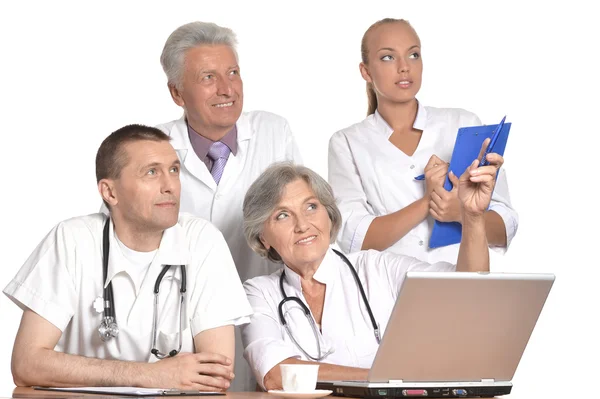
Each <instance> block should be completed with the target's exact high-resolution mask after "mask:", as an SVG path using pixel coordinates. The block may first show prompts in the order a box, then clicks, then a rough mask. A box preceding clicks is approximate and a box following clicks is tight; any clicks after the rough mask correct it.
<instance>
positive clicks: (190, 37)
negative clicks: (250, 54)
mask: <svg viewBox="0 0 600 399" xmlns="http://www.w3.org/2000/svg"><path fill="white" fill-rule="evenodd" d="M217 44H224V45H226V46H229V47H231V49H232V50H233V53H234V54H235V59H236V60H237V58H238V55H237V51H236V49H235V46H236V45H237V38H236V36H235V33H233V31H232V30H231V29H229V28H223V27H221V26H219V25H217V24H214V23H212V22H199V21H198V22H190V23H189V24H185V25H182V26H180V27H179V28H177V29H175V31H174V32H173V33H171V35H170V36H169V38H168V39H167V42H166V43H165V47H164V48H163V51H162V54H161V56H160V64H161V65H162V68H163V70H164V71H165V74H166V75H167V79H168V84H169V86H175V87H176V88H177V89H179V90H180V89H181V78H182V76H183V70H184V63H185V53H186V52H187V51H188V50H189V49H192V48H194V47H198V46H202V45H217Z"/></svg>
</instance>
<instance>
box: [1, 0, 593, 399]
mask: <svg viewBox="0 0 600 399" xmlns="http://www.w3.org/2000/svg"><path fill="white" fill-rule="evenodd" d="M518 3H523V5H518ZM97 4H98V5H97V6H92V5H89V4H88V2H81V4H77V3H73V4H70V5H69V4H64V2H59V1H50V2H42V1H40V2H28V1H19V2H12V3H11V2H8V1H7V2H2V3H1V5H0V116H1V121H0V129H1V131H0V133H1V136H0V137H1V141H0V162H1V165H2V169H1V171H2V178H1V180H0V181H1V184H0V187H1V189H0V190H1V191H0V211H1V212H2V214H3V218H2V224H1V226H2V233H1V238H2V240H1V244H0V246H1V248H0V249H1V252H0V253H1V254H2V261H1V263H2V273H1V274H0V288H3V287H5V286H6V284H7V283H8V282H9V280H10V279H11V278H12V276H13V275H14V274H15V273H16V272H17V270H18V269H19V267H20V266H21V265H22V264H23V262H24V261H25V260H26V258H27V257H28V256H29V254H30V253H31V252H32V251H33V249H34V248H35V246H36V245H37V244H38V242H39V241H40V240H41V239H42V238H43V237H44V235H45V234H46V233H47V232H48V231H49V230H50V229H51V228H52V227H53V226H54V225H55V224H56V223H58V222H59V221H61V220H63V219H66V218H69V217H72V216H76V215H81V214H87V213H92V212H95V211H96V210H97V209H98V207H99V205H100V198H99V195H98V194H97V191H96V186H95V175H94V159H95V154H96V150H97V148H98V146H99V144H100V142H101V141H102V140H103V139H104V137H106V136H107V135H108V134H109V133H111V132H112V131H114V130H116V129H118V128H119V127H121V126H123V125H125V124H129V123H144V124H148V125H155V124H158V123H162V122H166V121H170V120H172V119H176V118H178V117H179V116H180V115H181V111H180V109H179V108H178V107H177V106H176V105H175V104H174V103H173V102H172V100H171V98H170V96H169V93H168V92H167V87H166V79H165V77H164V74H163V72H162V69H161V67H160V63H159V56H160V53H161V50H162V47H163V44H164V42H165V40H166V39H167V37H168V35H169V34H170V33H171V32H172V31H173V30H174V29H175V28H177V27H178V26H180V25H181V24H184V23H187V22H190V21H193V20H203V21H213V22H216V23H218V24H221V25H223V26H228V27H231V28H232V29H233V30H234V31H236V32H237V34H238V37H239V55H240V63H241V71H242V77H243V79H244V83H245V109H246V110H258V109H262V110H268V111H271V112H275V113H277V114H280V115H282V116H284V117H286V118H287V119H288V120H289V122H290V125H291V127H292V130H293V131H294V133H295V135H296V137H297V141H298V144H299V147H300V150H301V152H302V154H303V156H304V159H305V163H306V164H307V165H308V166H309V167H312V168H313V169H315V170H317V171H318V172H319V173H321V174H323V175H324V176H326V173H327V143H328V139H329V137H330V136H331V134H333V133H334V132H335V131H336V130H339V129H341V128H344V127H346V126H348V125H350V124H352V123H355V122H358V121H360V120H362V119H363V117H364V116H365V110H366V96H365V94H364V82H363V81H362V79H361V77H360V74H359V71H358V63H359V61H360V39H361V37H362V34H363V32H364V31H365V30H366V29H367V27H368V26H369V25H370V24H371V23H373V22H375V21H376V20H378V19H381V18H383V17H396V18H406V19H408V20H409V21H410V22H411V23H412V24H413V26H414V27H415V29H416V30H417V32H418V33H419V35H420V37H421V41H422V50H423V62H424V77H423V88H422V90H421V92H420V93H419V95H418V98H419V99H420V101H422V102H423V103H424V104H427V105H432V106H438V107H459V108H465V109H468V110H470V111H473V112H475V113H476V114H478V115H479V117H480V118H481V119H482V121H483V123H486V124H493V123H497V122H498V121H499V120H500V118H501V117H502V116H503V115H505V114H507V115H508V121H510V122H512V123H513V126H512V129H511V135H510V140H509V143H508V146H507V149H506V153H505V160H506V164H505V165H506V170H507V173H508V177H509V184H510V189H511V196H512V200H513V205H514V206H515V207H516V209H517V210H518V211H519V214H520V226H519V231H518V233H517V236H516V238H515V239H514V241H513V243H512V247H511V248H510V250H509V251H508V253H507V254H506V255H505V256H503V257H502V256H497V255H494V256H493V258H492V262H493V264H492V269H493V270H495V271H518V272H552V273H555V274H556V276H557V280H556V283H555V285H554V287H553V289H552V292H551V293H550V297H549V299H548V301H547V303H546V307H545V308H544V311H543V313H542V316H541V317H540V320H539V322H538V324H537V326H536V329H535V331H534V333H533V335H532V338H531V340H530V342H529V345H528V347H527V349H526V351H525V354H524V356H523V358H522V361H521V364H520V365H519V368H518V370H517V373H516V375H515V378H514V380H513V382H514V385H515V387H514V389H513V395H511V397H515V398H549V397H555V396H558V393H556V392H553V389H554V388H560V389H561V391H560V392H570V393H578V392H581V391H579V390H577V387H583V386H586V385H592V386H593V384H588V383H590V382H591V381H594V380H597V378H598V371H599V370H600V366H598V359H599V357H600V351H599V345H598V343H597V340H598V338H600V334H599V332H598V328H597V325H598V319H599V316H598V315H599V313H600V311H599V309H598V307H599V306H598V305H600V297H599V295H598V289H597V281H598V278H599V277H600V273H599V269H600V261H599V260H598V258H599V256H600V254H599V253H598V250H597V248H598V246H599V239H600V235H599V234H598V232H597V230H596V227H597V226H599V225H600V218H599V217H598V212H599V211H598V208H599V206H598V197H597V191H598V190H597V181H598V167H597V162H595V159H596V158H597V147H598V145H599V144H600V140H598V136H597V135H598V133H599V128H598V126H599V123H598V119H597V115H598V114H599V113H600V109H599V106H600V101H598V96H597V94H598V92H599V89H600V85H599V79H598V73H599V70H600V63H599V61H598V55H597V54H598V37H600V29H599V28H598V23H597V20H596V18H595V17H594V15H596V13H595V12H592V10H591V9H590V6H587V5H585V3H584V2H578V1H568V2H561V3H559V4H555V5H550V4H546V2H539V3H538V4H537V5H535V3H534V2H525V1H520V2H515V3H514V4H513V3H510V2H507V1H501V2H468V3H467V2H459V1H443V2H425V1H414V2H404V1H390V2H377V1H372V0H369V1H363V2H357V3H352V2H339V3H332V2H327V1H318V2H310V1H305V0H304V1H299V2H287V1H279V2H272V3H262V2H258V1H240V2H235V1H211V2H208V1H200V0H198V1H190V2H177V1H169V2H160V3H151V2H138V3H130V2H125V1H120V2H114V3H111V2H107V1H104V2H102V3H100V2H97ZM525 4H526V5H525ZM594 25H595V26H594ZM98 272H100V271H98ZM20 316H21V312H20V310H19V309H18V308H17V307H16V306H15V305H13V304H12V303H11V302H10V301H9V300H8V299H7V298H6V297H5V296H4V295H2V297H0V318H1V322H2V328H1V329H0V331H1V332H0V354H2V356H1V357H0V396H1V395H10V392H11V391H12V387H13V385H12V379H11V375H10V353H11V350H12V345H13V340H14V336H15V333H16V331H17V328H18V323H19V319H20ZM149 317H150V313H149ZM498 328H502V326H498ZM506 333H507V334H510V331H507V332H506ZM457 361H459V360H458V359H457ZM490 361H493V359H490ZM575 396H578V395H575ZM592 396H593V395H592ZM564 397H567V396H564Z"/></svg>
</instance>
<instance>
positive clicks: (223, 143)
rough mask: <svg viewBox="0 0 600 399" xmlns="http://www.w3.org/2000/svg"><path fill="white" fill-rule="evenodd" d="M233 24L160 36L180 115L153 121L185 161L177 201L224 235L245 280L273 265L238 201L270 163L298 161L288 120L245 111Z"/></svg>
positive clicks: (205, 25)
mask: <svg viewBox="0 0 600 399" xmlns="http://www.w3.org/2000/svg"><path fill="white" fill-rule="evenodd" d="M235 45H236V37H235V34H234V33H233V31H232V30H231V29H228V28H223V27H220V26H218V25H215V24H213V23H205V22H192V23H189V24H186V25H183V26H181V27H179V28H177V29H176V30H175V31H174V32H173V33H172V34H171V35H170V36H169V38H168V40H167V42H166V43H165V46H164V49H163V52H162V55H161V58H160V60H161V64H162V67H163V69H164V71H165V74H166V75H167V79H168V87H169V91H170V92H171V96H172V98H173V101H174V102H175V103H176V104H177V105H179V106H180V107H182V108H183V110H184V115H183V116H182V117H181V118H180V119H178V120H175V121H172V122H169V123H166V124H163V125H159V126H157V127H158V128H159V129H161V130H162V131H164V132H165V133H167V134H168V135H169V136H171V137H172V142H171V143H172V144H173V147H175V150H176V151H177V153H178V155H179V157H180V158H181V161H182V167H181V186H182V192H181V209H182V211H184V212H189V213H192V214H194V215H197V216H201V217H203V218H205V219H207V220H210V221H211V222H212V223H214V224H215V226H217V227H218V228H219V229H220V230H221V232H222V233H223V235H224V236H225V240H227V244H229V248H230V250H231V254H232V256H233V259H234V261H235V264H236V267H237V269H238V272H239V274H240V278H241V280H242V282H243V281H245V280H247V279H249V278H252V277H255V276H259V275H263V274H268V273H271V272H273V271H274V270H277V267H276V266H275V265H273V264H272V263H270V262H268V261H265V260H264V259H261V258H260V257H259V256H257V255H256V254H255V253H253V251H252V250H251V249H250V248H249V247H248V245H247V244H246V240H245V238H244V234H243V232H242V228H241V226H242V201H243V200H244V195H245V194H246V191H247V190H248V187H249V186H250V184H252V182H254V180H255V179H256V178H257V177H258V176H259V175H260V174H261V172H262V171H263V170H265V169H266V168H267V167H268V166H269V165H270V164H271V163H273V162H275V161H282V160H293V161H295V162H298V161H299V158H300V156H299V153H298V149H297V147H296V145H295V142H294V138H293V136H292V132H291V131H290V127H289V125H288V123H287V121H286V120H285V119H284V118H282V117H280V116H277V115H274V114H271V113H268V112H263V111H253V112H245V113H242V107H243V103H244V93H243V84H242V78H241V75H240V66H239V64H238V57H237V53H236V49H235Z"/></svg>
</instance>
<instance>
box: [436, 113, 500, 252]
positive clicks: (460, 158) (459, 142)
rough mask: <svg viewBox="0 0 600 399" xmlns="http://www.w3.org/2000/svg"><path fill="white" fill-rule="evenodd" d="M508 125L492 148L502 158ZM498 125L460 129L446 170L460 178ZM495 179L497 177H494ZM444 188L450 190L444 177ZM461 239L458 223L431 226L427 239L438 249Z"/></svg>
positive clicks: (448, 181) (441, 223) (447, 180)
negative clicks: (429, 235)
mask: <svg viewBox="0 0 600 399" xmlns="http://www.w3.org/2000/svg"><path fill="white" fill-rule="evenodd" d="M510 126H511V124H510V123H505V124H504V126H503V127H502V130H501V131H500V134H499V135H498V141H497V142H496V145H495V146H494V151H493V152H495V153H497V154H500V155H502V156H504V149H505V148H506V141H507V140H508V133H509V132H510ZM497 127H498V125H486V126H472V127H461V128H460V129H458V133H457V135H456V143H455V144H454V151H453V152H452V158H451V159H450V166H449V168H448V170H449V171H450V170H451V171H452V172H453V173H454V174H455V175H456V176H458V177H460V176H461V175H462V174H463V173H464V171H465V170H467V168H468V167H469V165H471V162H473V161H474V160H475V159H476V158H477V156H478V155H479V152H480V151H481V145H482V144H483V141H484V140H485V139H487V138H491V137H492V134H493V133H494V129H496V128H497ZM496 177H497V176H496ZM444 188H445V189H446V190H448V191H450V190H452V183H451V182H450V179H449V178H448V177H447V176H446V181H445V182H444ZM461 238H462V226H461V224H460V223H458V222H438V221H437V220H436V221H435V223H434V224H433V230H432V231H431V237H430V238H429V248H438V247H443V246H446V245H452V244H458V243H459V242H460V240H461Z"/></svg>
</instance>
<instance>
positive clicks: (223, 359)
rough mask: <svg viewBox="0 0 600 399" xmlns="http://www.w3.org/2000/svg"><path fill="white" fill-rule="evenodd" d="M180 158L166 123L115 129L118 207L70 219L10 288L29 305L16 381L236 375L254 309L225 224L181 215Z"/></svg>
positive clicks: (107, 171) (111, 176) (101, 184)
mask: <svg viewBox="0 0 600 399" xmlns="http://www.w3.org/2000/svg"><path fill="white" fill-rule="evenodd" d="M179 168H180V161H179V159H178V157H177V154H176V153H175V151H174V149H173V147H172V146H171V145H170V144H169V137H168V136H167V135H165V134H164V133H163V132H162V131H160V130H158V129H156V128H152V127H147V126H141V125H129V126H126V127H124V128H121V129H119V130H117V131H116V132H114V133H113V134H111V135H110V136H109V137H108V138H107V139H105V140H104V142H103V143H102V145H101V146H100V149H99V150H98V155H97V158H96V176H97V180H98V189H99V191H100V194H101V196H102V199H103V200H104V202H105V203H106V205H107V206H108V208H109V209H110V217H107V216H106V215H105V214H103V213H96V214H92V215H88V216H81V217H76V218H72V219H69V220H65V221H63V222H61V223H59V224H58V225H57V226H56V227H54V229H52V231H51V232H50V233H49V234H48V235H47V236H46V237H45V238H44V239H43V241H42V242H41V243H40V244H39V245H38V247H37V248H36V249H35V251H34V252H33V253H32V254H31V255H30V257H29V259H27V261H26V262H25V264H24V265H23V267H22V268H21V270H20V271H19V272H18V274H17V275H16V276H15V278H14V279H13V280H12V281H11V282H10V283H9V284H8V286H7V287H6V288H5V289H4V293H5V294H6V295H7V296H8V297H9V298H11V299H12V300H13V301H14V302H15V303H17V304H18V305H19V306H20V307H21V308H23V310H24V313H23V317H22V320H21V325H20V327H19V330H18V332H17V337H16V340H15V345H14V349H13V357H12V373H13V378H14V381H15V384H17V385H19V386H23V385H44V386H139V387H156V388H180V389H197V390H208V391H215V390H224V389H227V388H228V387H229V386H230V382H231V380H232V378H233V377H234V375H233V372H232V369H233V356H234V352H235V347H234V345H235V344H234V342H235V340H234V326H235V325H239V324H243V323H247V322H248V316H249V315H250V314H251V313H252V310H251V309H250V306H249V304H248V301H247V299H246V295H245V294H244V290H243V288H242V285H241V283H240V280H239V277H238V275H237V273H236V270H235V267H234V264H233V260H232V258H231V255H230V253H229V250H228V248H227V244H226V242H225V240H224V239H223V236H222V235H221V233H219V231H218V230H217V229H216V228H215V227H214V226H213V225H211V224H210V223H209V222H208V221H206V220H203V219H201V218H198V217H193V216H191V215H185V214H181V215H180V214H179V193H180V182H179ZM155 300H157V302H155Z"/></svg>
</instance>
